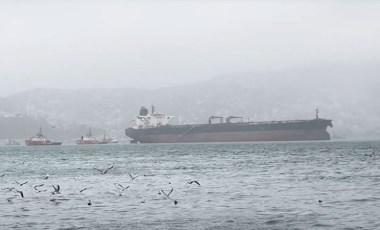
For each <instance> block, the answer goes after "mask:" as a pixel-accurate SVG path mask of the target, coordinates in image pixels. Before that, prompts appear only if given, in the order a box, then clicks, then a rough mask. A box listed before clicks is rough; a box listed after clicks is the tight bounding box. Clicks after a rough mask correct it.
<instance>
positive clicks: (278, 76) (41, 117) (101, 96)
mask: <svg viewBox="0 0 380 230" xmlns="http://www.w3.org/2000/svg"><path fill="white" fill-rule="evenodd" d="M378 86H380V79H379V78H377V72H376V71H373V69H366V70H363V69H358V68H356V69H355V68H347V69H339V70H336V69H334V68H324V69H323V71H322V70H319V69H310V68H309V69H307V68H305V69H298V70H289V71H286V72H285V71H284V72H273V73H268V72H266V73H260V72H251V73H239V74H231V75H225V76H219V77H215V78H213V79H211V80H208V81H204V82H198V83H195V84H186V85H180V86H175V87H165V88H159V89H135V88H127V89H84V90H65V89H36V90H31V91H25V92H22V93H18V94H14V95H11V96H9V97H5V98H1V99H0V116H1V117H0V126H1V129H0V138H1V139H7V138H20V139H21V138H27V137H30V136H31V135H33V134H35V133H36V132H37V131H38V128H39V127H40V126H42V127H43V129H44V130H45V133H46V134H47V135H49V137H51V138H56V139H64V140H74V139H75V138H77V137H79V136H81V135H84V134H85V133H87V131H88V127H92V129H93V130H94V133H95V134H97V135H101V136H102V135H103V134H107V135H109V136H118V137H120V138H125V135H124V129H125V128H126V127H128V126H131V125H133V122H131V121H132V120H133V119H134V118H135V116H136V115H137V114H138V112H139V109H140V107H141V106H146V107H148V108H149V109H150V105H152V104H154V105H155V106H156V111H157V112H161V113H166V114H167V115H174V116H175V117H176V118H175V119H174V120H173V122H172V123H173V124H176V123H182V124H184V123H205V122H207V120H208V117H209V116H211V115H220V116H229V115H235V116H243V117H245V118H246V119H250V120H253V121H263V120H291V119H312V118H314V117H315V108H319V110H320V116H321V117H323V118H329V119H332V120H333V124H334V128H333V129H332V130H329V131H330V133H333V134H335V135H337V136H346V137H352V138H356V137H364V138H377V137H380V101H379V100H377V98H379V96H380V92H379V91H378ZM16 114H22V115H19V116H16Z"/></svg>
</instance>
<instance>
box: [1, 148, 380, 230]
mask: <svg viewBox="0 0 380 230" xmlns="http://www.w3.org/2000/svg"><path fill="white" fill-rule="evenodd" d="M379 151H380V143H379V142H377V141H376V142H375V141H374V142H292V143H287V142H280V143H223V144H221V143H214V144H170V145H169V144H155V145H107V146H103V145H98V146H55V147H53V146H50V147H47V146H43V147H25V146H20V147H13V146H9V147H5V146H2V147H0V158H1V162H0V175H3V176H2V177H0V182H1V190H0V205H1V207H2V211H1V212H2V215H1V216H0V222H1V223H2V227H4V228H7V229H10V228H12V229H27V228H28V229H63V228H91V229H126V228H127V229H231V228H232V229H284V228H285V229H326V228H328V229H344V228H351V229H357V228H363V229H378V228H379V227H380V221H379V220H378V216H379V214H380V213H379V212H380V211H379V210H380V189H379V185H380V180H379V178H380V170H379V168H380V161H379V159H380V157H379ZM111 165H114V168H113V169H111V170H109V172H108V173H107V174H105V175H101V174H100V173H99V172H98V171H97V170H95V169H94V168H98V169H106V168H109V167H110V166H111ZM128 173H131V174H132V175H133V176H138V177H137V178H136V179H135V180H131V177H130V176H129V174H128ZM47 174H48V175H49V178H48V179H47V180H45V179H43V176H45V175H47ZM191 180H196V181H198V182H199V183H200V184H201V186H197V185H195V184H191V185H189V184H186V183H187V182H188V181H191ZM16 181H17V182H19V183H22V182H25V181H28V183H27V184H25V185H23V186H19V185H18V184H16V183H15V182H16ZM114 183H119V184H121V185H123V186H125V187H126V186H130V187H129V188H128V189H126V190H125V191H123V192H122V195H121V196H120V195H119V191H118V190H117V189H116V187H115V185H114ZM36 184H44V185H43V186H41V187H38V189H40V190H47V191H45V192H39V193H37V192H36V191H35V190H34V189H33V187H32V186H34V185H36ZM52 185H55V186H56V185H60V187H61V194H54V195H52V194H51V192H52V191H54V190H53V187H52ZM7 187H8V188H9V187H14V188H16V189H17V190H21V191H23V193H24V196H25V198H21V196H20V194H18V193H15V192H13V191H8V190H6V189H4V188H7ZM91 187H92V188H91ZM83 188H89V189H88V190H85V191H83V192H80V190H82V189H83ZM172 188H173V192H172V193H171V194H170V196H169V197H170V199H167V198H166V197H165V195H164V194H162V193H161V194H159V192H160V190H161V189H162V190H163V191H164V192H166V193H168V192H169V191H170V190H171V189H172ZM8 198H11V201H10V202H9V201H7V199H8ZM89 200H91V202H92V205H88V202H89ZM174 200H177V201H178V204H177V205H175V204H174ZM319 201H321V202H319Z"/></svg>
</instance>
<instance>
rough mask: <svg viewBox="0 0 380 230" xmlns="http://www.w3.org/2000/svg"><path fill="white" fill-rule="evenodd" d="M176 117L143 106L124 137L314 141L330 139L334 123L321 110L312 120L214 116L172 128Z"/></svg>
mask: <svg viewBox="0 0 380 230" xmlns="http://www.w3.org/2000/svg"><path fill="white" fill-rule="evenodd" d="M173 118H174V117H173V116H166V115H165V114H161V113H155V111H154V106H152V112H151V113H149V111H148V109H147V108H145V107H141V109H140V113H139V116H137V118H136V120H135V121H136V125H135V126H134V127H130V128H127V129H126V130H125V134H126V135H127V136H128V137H129V138H131V141H130V142H131V143H186V142H254V141H312V140H330V134H329V133H328V132H327V130H326V129H327V127H333V125H332V120H328V119H321V118H319V111H318V109H316V117H315V118H314V119H311V120H287V121H261V122H254V121H243V118H242V117H239V116H229V117H226V118H224V117H220V116H211V117H210V118H209V120H208V123H205V124H188V125H170V124H169V121H170V120H172V119H173ZM215 119H217V120H218V122H217V123H215V122H214V121H215Z"/></svg>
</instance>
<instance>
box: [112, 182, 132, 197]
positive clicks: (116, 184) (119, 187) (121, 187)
mask: <svg viewBox="0 0 380 230" xmlns="http://www.w3.org/2000/svg"><path fill="white" fill-rule="evenodd" d="M114 185H115V187H116V189H118V190H119V196H121V194H122V193H123V192H124V190H126V189H128V188H129V186H127V187H124V186H123V185H121V184H119V183H114Z"/></svg>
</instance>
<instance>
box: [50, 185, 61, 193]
mask: <svg viewBox="0 0 380 230" xmlns="http://www.w3.org/2000/svg"><path fill="white" fill-rule="evenodd" d="M52 186H53V188H54V192H52V193H51V194H52V195H54V194H60V192H59V190H60V189H61V188H60V187H59V184H57V187H55V186H54V185H52Z"/></svg>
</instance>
